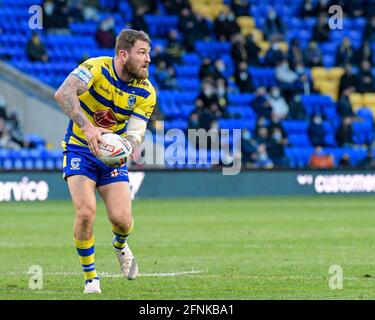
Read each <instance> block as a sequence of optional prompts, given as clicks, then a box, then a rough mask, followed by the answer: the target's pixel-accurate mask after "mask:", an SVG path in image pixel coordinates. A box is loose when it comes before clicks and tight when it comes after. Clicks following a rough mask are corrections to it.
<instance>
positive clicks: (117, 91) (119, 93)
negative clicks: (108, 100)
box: [115, 88, 124, 97]
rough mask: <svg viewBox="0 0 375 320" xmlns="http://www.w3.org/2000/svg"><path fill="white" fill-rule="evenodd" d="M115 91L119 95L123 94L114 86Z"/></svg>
mask: <svg viewBox="0 0 375 320" xmlns="http://www.w3.org/2000/svg"><path fill="white" fill-rule="evenodd" d="M115 92H116V93H117V94H118V95H119V96H121V97H122V96H123V95H124V94H123V93H122V91H121V90H119V89H117V88H115Z"/></svg>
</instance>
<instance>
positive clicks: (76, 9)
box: [43, 0, 85, 23]
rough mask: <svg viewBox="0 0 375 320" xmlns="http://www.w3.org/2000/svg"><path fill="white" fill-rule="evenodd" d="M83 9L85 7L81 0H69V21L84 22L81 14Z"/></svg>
mask: <svg viewBox="0 0 375 320" xmlns="http://www.w3.org/2000/svg"><path fill="white" fill-rule="evenodd" d="M84 9H85V6H84V3H83V2H82V1H79V0H73V1H70V6H69V20H71V22H84V20H85V19H84V16H83V11H84ZM43 23H44V21H43Z"/></svg>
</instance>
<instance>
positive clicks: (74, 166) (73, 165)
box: [70, 158, 81, 170]
mask: <svg viewBox="0 0 375 320" xmlns="http://www.w3.org/2000/svg"><path fill="white" fill-rule="evenodd" d="M80 164H81V158H72V159H71V160H70V169H71V170H79V169H80V168H79V167H80Z"/></svg>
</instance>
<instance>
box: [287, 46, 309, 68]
mask: <svg viewBox="0 0 375 320" xmlns="http://www.w3.org/2000/svg"><path fill="white" fill-rule="evenodd" d="M288 62H289V65H290V67H291V69H293V70H296V68H297V66H298V65H302V66H303V65H305V62H304V56H303V52H302V49H301V46H300V43H299V40H298V39H293V40H292V41H291V45H290V47H289V50H288Z"/></svg>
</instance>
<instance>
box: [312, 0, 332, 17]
mask: <svg viewBox="0 0 375 320" xmlns="http://www.w3.org/2000/svg"><path fill="white" fill-rule="evenodd" d="M330 5H331V4H330V0H319V2H318V3H317V4H316V7H315V12H316V13H317V14H318V15H321V14H327V13H328V11H329V7H330Z"/></svg>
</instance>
